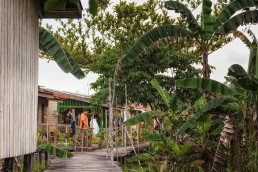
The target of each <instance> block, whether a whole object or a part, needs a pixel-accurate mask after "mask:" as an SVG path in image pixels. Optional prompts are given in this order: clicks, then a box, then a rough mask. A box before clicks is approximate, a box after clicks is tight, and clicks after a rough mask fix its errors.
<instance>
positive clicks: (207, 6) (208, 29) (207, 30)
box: [201, 0, 214, 41]
mask: <svg viewBox="0 0 258 172" xmlns="http://www.w3.org/2000/svg"><path fill="white" fill-rule="evenodd" d="M211 6H212V2H211V1H210V0H203V1H202V15H201V20H202V21H201V28H202V32H203V33H201V36H202V39H203V40H205V41H207V40H209V39H210V37H211V36H212V34H213V33H214V26H213V17H212V16H211V12H212V9H211Z"/></svg>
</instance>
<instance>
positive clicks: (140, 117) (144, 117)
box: [123, 110, 163, 126]
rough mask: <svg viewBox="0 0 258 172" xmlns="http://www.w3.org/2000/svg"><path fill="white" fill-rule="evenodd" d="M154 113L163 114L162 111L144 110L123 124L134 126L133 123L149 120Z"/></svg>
mask: <svg viewBox="0 0 258 172" xmlns="http://www.w3.org/2000/svg"><path fill="white" fill-rule="evenodd" d="M154 115H163V112H161V111H154V110H153V111H149V112H143V113H141V114H139V115H136V116H134V117H132V118H130V119H128V120H126V121H125V122H124V123H123V124H124V125H126V126H132V125H136V124H138V123H141V122H144V121H146V120H148V119H149V118H150V117H151V116H154Z"/></svg>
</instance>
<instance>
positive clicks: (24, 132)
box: [0, 0, 38, 159]
mask: <svg viewBox="0 0 258 172" xmlns="http://www.w3.org/2000/svg"><path fill="white" fill-rule="evenodd" d="M37 2H38V1H35V0H0V159H2V158H6V157H14V156H18V155H23V154H28V153H32V152H34V151H35V150H36V132H37V95H38V92H37V89H38V87H37V83H38V6H37Z"/></svg>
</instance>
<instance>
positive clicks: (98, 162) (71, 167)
mask: <svg viewBox="0 0 258 172" xmlns="http://www.w3.org/2000/svg"><path fill="white" fill-rule="evenodd" d="M148 146H149V144H140V145H139V147H140V148H147V147H148ZM132 152H133V148H132V146H127V147H119V148H118V149H117V152H114V153H115V155H117V156H118V157H119V158H124V157H126V156H127V155H130V154H131V153H132ZM123 160H125V159H123ZM46 171H47V172H55V171H56V172H57V171H62V172H66V171H76V172H77V171H78V172H80V171H89V172H95V171H96V172H97V171H117V172H120V171H122V168H121V167H120V166H119V163H118V161H114V162H113V165H112V163H111V161H110V160H109V159H107V158H106V149H98V150H95V151H92V152H75V153H73V157H72V158H71V159H60V158H57V159H53V160H51V165H50V168H49V169H48V170H46Z"/></svg>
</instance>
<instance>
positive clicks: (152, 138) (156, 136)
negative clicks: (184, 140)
mask: <svg viewBox="0 0 258 172" xmlns="http://www.w3.org/2000/svg"><path fill="white" fill-rule="evenodd" d="M144 139H145V140H147V141H163V142H166V141H167V137H166V136H164V135H163V134H155V133H153V134H148V135H146V136H145V137H144Z"/></svg>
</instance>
